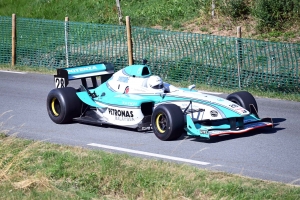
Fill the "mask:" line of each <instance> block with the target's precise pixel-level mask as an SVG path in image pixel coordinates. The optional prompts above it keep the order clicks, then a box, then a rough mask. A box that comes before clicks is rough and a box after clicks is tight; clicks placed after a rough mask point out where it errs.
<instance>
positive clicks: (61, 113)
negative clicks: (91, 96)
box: [47, 87, 82, 124]
mask: <svg viewBox="0 0 300 200" xmlns="http://www.w3.org/2000/svg"><path fill="white" fill-rule="evenodd" d="M81 104H82V103H81V101H80V99H79V98H78V96H77V95H76V90H75V89H74V88H71V87H65V88H56V89H53V90H51V91H50V92H49V94H48V97H47V111H48V115H49V117H50V119H51V120H52V121H53V122H55V123H57V124H65V123H70V122H72V120H73V118H75V117H79V116H80V110H81Z"/></svg>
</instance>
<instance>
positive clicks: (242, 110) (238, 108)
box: [229, 104, 248, 113]
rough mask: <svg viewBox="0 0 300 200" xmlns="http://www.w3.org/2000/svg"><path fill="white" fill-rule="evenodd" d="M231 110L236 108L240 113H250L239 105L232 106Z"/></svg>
mask: <svg viewBox="0 0 300 200" xmlns="http://www.w3.org/2000/svg"><path fill="white" fill-rule="evenodd" d="M229 106H230V107H231V108H234V110H236V111H238V112H241V113H247V112H248V111H247V110H245V109H244V108H243V107H240V106H239V105H237V104H231V105H229Z"/></svg>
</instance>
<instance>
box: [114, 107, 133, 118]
mask: <svg viewBox="0 0 300 200" xmlns="http://www.w3.org/2000/svg"><path fill="white" fill-rule="evenodd" d="M108 113H109V114H110V115H114V116H118V117H133V111H128V110H117V109H113V108H108Z"/></svg>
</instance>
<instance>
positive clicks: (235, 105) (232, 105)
mask: <svg viewBox="0 0 300 200" xmlns="http://www.w3.org/2000/svg"><path fill="white" fill-rule="evenodd" d="M229 106H230V107H231V108H237V107H239V106H238V105H237V104H230V105H229Z"/></svg>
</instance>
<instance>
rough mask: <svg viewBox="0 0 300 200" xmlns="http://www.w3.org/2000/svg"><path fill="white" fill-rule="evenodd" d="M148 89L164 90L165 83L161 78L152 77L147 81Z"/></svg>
mask: <svg viewBox="0 0 300 200" xmlns="http://www.w3.org/2000/svg"><path fill="white" fill-rule="evenodd" d="M147 87H148V88H152V89H160V90H161V89H164V83H163V81H162V79H161V78H160V77H159V76H150V77H149V79H148V80H147Z"/></svg>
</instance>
